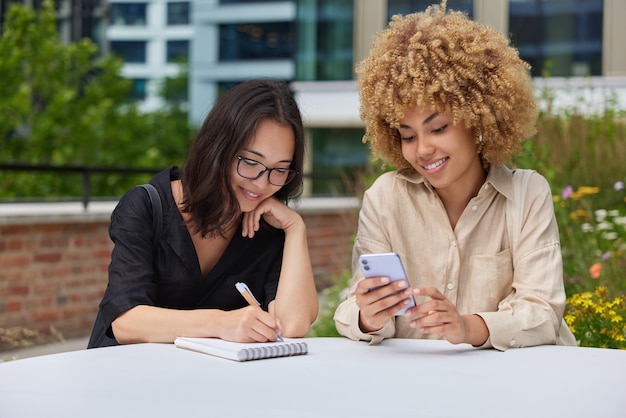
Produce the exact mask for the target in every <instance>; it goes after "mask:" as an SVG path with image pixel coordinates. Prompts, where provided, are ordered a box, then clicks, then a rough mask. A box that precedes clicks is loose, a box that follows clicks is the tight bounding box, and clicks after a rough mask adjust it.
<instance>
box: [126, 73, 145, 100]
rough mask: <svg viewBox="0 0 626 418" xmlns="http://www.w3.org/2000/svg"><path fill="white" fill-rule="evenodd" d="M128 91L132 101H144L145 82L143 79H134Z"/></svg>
mask: <svg viewBox="0 0 626 418" xmlns="http://www.w3.org/2000/svg"><path fill="white" fill-rule="evenodd" d="M132 81H133V84H132V87H131V90H130V96H131V98H132V99H133V100H137V101H139V100H145V98H146V87H147V84H148V83H147V81H146V79H145V78H134V79H133V80H132Z"/></svg>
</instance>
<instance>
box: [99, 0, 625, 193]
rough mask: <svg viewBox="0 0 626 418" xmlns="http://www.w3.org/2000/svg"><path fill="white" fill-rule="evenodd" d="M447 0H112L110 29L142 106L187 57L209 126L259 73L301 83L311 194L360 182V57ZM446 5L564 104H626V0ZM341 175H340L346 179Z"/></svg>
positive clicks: (197, 117) (196, 107) (193, 104)
mask: <svg viewBox="0 0 626 418" xmlns="http://www.w3.org/2000/svg"><path fill="white" fill-rule="evenodd" d="M436 2H438V1H437V0H333V1H329V0H283V1H269V0H194V1H188V2H180V1H173V0H143V1H137V0H136V1H129V0H111V1H110V2H109V3H110V10H111V12H110V16H111V19H110V25H109V27H108V29H107V39H108V41H109V47H110V49H111V51H113V52H115V53H118V54H119V55H122V57H123V58H124V59H125V61H126V65H125V66H124V69H123V72H124V75H125V76H127V77H129V78H132V79H133V81H134V84H135V94H136V96H137V98H138V99H140V100H143V105H144V108H146V109H148V110H149V109H151V108H154V107H158V106H159V105H160V104H161V103H160V101H159V100H160V99H159V98H158V96H159V94H158V93H159V90H158V89H159V85H160V80H162V79H163V77H168V76H174V75H175V74H176V73H177V71H178V66H177V65H176V63H175V62H176V58H177V57H179V56H188V57H189V90H188V99H189V115H190V121H191V123H192V124H194V125H199V124H200V123H201V122H202V120H203V119H204V117H205V116H206V114H207V112H208V111H209V110H210V108H211V106H212V103H213V102H214V101H215V99H216V98H217V97H218V96H219V95H220V93H221V92H222V91H224V90H226V89H228V88H229V87H231V86H232V85H234V84H236V83H237V82H239V81H242V80H244V79H247V78H251V77H275V78H279V79H284V80H287V81H289V82H291V83H292V87H293V90H294V92H295V95H296V98H297V100H298V102H299V104H300V106H301V109H302V113H303V116H304V119H305V123H306V125H307V128H308V132H309V135H310V139H311V141H309V142H310V144H311V145H310V146H311V149H310V150H309V153H308V155H309V156H310V158H309V161H308V167H307V168H308V170H309V172H310V173H311V174H313V177H312V178H313V179H312V180H310V181H309V182H308V184H307V192H308V193H311V194H313V195H333V194H337V193H339V194H342V193H346V192H349V191H350V188H351V187H353V186H354V185H351V184H350V182H351V181H353V180H354V179H355V178H356V176H353V177H351V176H346V175H345V173H354V172H355V171H358V170H359V167H363V166H364V165H365V164H366V162H367V159H368V156H369V152H368V150H367V148H366V147H365V146H364V145H363V144H362V143H361V137H362V134H363V125H362V123H361V121H360V119H359V103H358V96H357V93H356V85H355V82H354V72H353V70H354V65H355V63H357V62H359V61H360V60H361V59H363V58H364V57H365V56H366V54H367V53H368V51H369V48H370V45H371V40H372V37H373V35H374V34H375V33H376V32H377V31H379V30H381V29H383V28H384V27H385V26H386V24H387V22H388V21H389V19H390V18H391V16H393V15H395V14H407V13H412V12H416V11H421V10H424V9H425V8H426V7H427V6H428V5H430V4H432V3H436ZM448 8H449V9H455V10H461V11H464V12H466V13H468V14H469V15H470V16H471V17H472V18H474V19H475V20H477V21H481V22H483V23H486V24H489V25H491V26H493V27H495V28H496V29H497V30H498V31H500V32H501V33H504V34H507V35H509V36H510V37H511V39H512V42H513V44H514V45H515V46H516V47H517V48H518V49H519V51H520V55H521V56H522V58H524V59H525V60H526V61H528V62H529V63H530V64H531V65H532V68H533V70H532V71H533V76H534V77H535V80H536V83H537V88H538V89H540V88H546V87H547V88H550V89H553V90H554V91H556V92H557V93H558V94H557V95H556V96H555V103H554V104H555V105H556V106H557V107H558V106H561V107H569V106H576V105H579V104H578V103H580V97H581V96H585V98H586V99H585V101H584V103H585V106H586V107H585V109H583V110H584V111H594V109H595V108H594V106H600V107H601V106H603V104H604V103H605V102H606V98H607V96H611V97H612V98H614V102H615V103H616V104H617V105H618V106H621V107H623V108H626V53H624V50H623V46H622V45H621V44H620V42H621V40H623V39H626V26H625V25H623V24H622V23H621V22H622V21H624V20H625V19H626V1H623V0H448ZM337 179H341V180H337Z"/></svg>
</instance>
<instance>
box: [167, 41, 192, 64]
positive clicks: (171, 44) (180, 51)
mask: <svg viewBox="0 0 626 418" xmlns="http://www.w3.org/2000/svg"><path fill="white" fill-rule="evenodd" d="M166 54H167V62H180V61H181V60H184V59H185V58H186V57H188V56H189V41H186V40H184V41H167V44H166Z"/></svg>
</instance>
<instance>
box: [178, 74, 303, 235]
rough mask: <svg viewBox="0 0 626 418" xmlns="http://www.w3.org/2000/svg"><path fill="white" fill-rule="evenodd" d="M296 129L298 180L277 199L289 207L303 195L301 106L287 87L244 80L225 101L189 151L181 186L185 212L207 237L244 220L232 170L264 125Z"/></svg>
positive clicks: (217, 106)
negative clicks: (234, 190)
mask: <svg viewBox="0 0 626 418" xmlns="http://www.w3.org/2000/svg"><path fill="white" fill-rule="evenodd" d="M267 119H269V120H274V121H276V122H278V123H280V124H284V125H288V126H291V128H292V129H293V134H294V137H295V151H294V155H293V159H292V163H291V165H290V168H291V169H294V170H296V171H297V172H298V174H297V175H296V177H295V178H294V179H293V180H292V181H291V182H290V183H288V184H287V185H285V186H283V187H282V188H281V189H280V190H278V192H276V193H275V194H274V196H275V197H276V198H278V199H279V200H281V201H283V202H285V203H286V202H287V201H288V200H289V199H292V198H294V197H296V196H298V195H299V194H300V192H301V190H302V169H303V164H304V128H303V126H302V117H301V115H300V110H299V109H298V105H297V104H296V101H295V100H294V98H293V95H292V93H291V91H290V90H289V87H288V85H287V83H285V82H283V81H278V80H271V79H254V80H247V81H244V82H242V83H240V84H238V85H236V86H235V87H233V88H232V89H230V90H229V91H227V92H226V93H225V94H224V95H223V96H221V97H220V98H219V99H218V101H217V102H216V103H215V105H214V106H213V108H212V109H211V111H210V112H209V114H208V116H207V117H206V119H205V120H204V122H203V124H202V126H201V127H200V130H199V132H198V134H197V135H196V138H195V140H194V141H193V143H192V145H191V147H190V148H189V151H188V154H187V159H186V160H185V162H184V164H183V167H182V172H181V181H182V186H183V195H184V198H183V202H182V203H183V205H182V210H183V212H186V213H189V214H191V219H192V223H193V227H194V229H195V230H196V232H200V233H201V234H202V236H203V237H205V236H207V235H209V236H214V235H219V234H223V232H224V230H225V229H226V228H227V227H228V226H229V225H230V224H231V223H232V222H234V221H235V220H236V219H238V217H239V215H240V210H241V209H240V207H239V203H238V202H237V199H236V197H235V194H234V192H233V190H232V189H231V183H230V181H231V167H232V164H233V162H234V161H235V159H236V158H237V155H238V153H239V152H240V151H241V149H242V148H243V147H244V146H245V145H246V144H247V143H248V141H250V139H251V138H252V136H253V135H254V132H255V131H256V128H257V126H258V124H259V122H261V121H262V120H267Z"/></svg>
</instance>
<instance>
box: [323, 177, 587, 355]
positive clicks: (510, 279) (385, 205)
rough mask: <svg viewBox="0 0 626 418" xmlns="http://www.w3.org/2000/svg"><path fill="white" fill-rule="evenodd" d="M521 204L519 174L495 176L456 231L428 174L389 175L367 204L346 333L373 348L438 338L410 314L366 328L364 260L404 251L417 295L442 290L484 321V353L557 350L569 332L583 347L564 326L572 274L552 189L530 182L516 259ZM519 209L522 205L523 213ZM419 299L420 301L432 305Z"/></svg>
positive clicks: (569, 339)
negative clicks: (516, 190) (511, 229)
mask: <svg viewBox="0 0 626 418" xmlns="http://www.w3.org/2000/svg"><path fill="white" fill-rule="evenodd" d="M513 196H514V194H513V176H512V171H511V170H509V169H508V168H506V167H504V166H503V167H499V168H492V169H491V170H490V171H489V173H488V176H487V180H486V181H485V184H484V185H483V186H482V187H481V188H480V191H479V193H478V195H477V196H475V197H474V198H472V199H471V200H470V202H469V204H468V205H467V207H466V208H465V210H464V211H463V213H462V215H461V217H460V218H459V220H458V222H457V224H456V227H455V228H454V229H452V227H451V225H450V221H449V220H448V216H447V214H446V211H445V209H444V207H443V204H442V202H441V200H440V199H439V197H438V196H437V194H436V193H435V191H434V190H433V188H432V186H431V185H430V184H429V183H428V182H426V181H425V180H424V178H423V177H422V176H421V175H419V174H418V173H417V172H415V171H414V170H413V169H407V170H402V171H393V172H388V173H385V174H383V175H381V176H380V177H379V178H378V179H377V180H376V182H375V183H374V184H373V185H372V187H371V188H369V189H368V190H367V191H366V192H365V195H364V197H363V204H362V207H361V211H360V215H359V225H358V231H357V236H356V241H355V244H354V249H353V255H352V271H353V277H352V280H351V283H350V289H349V293H348V297H347V299H346V300H345V301H343V302H342V303H341V304H340V305H339V307H338V308H337V310H336V312H335V316H334V318H335V324H336V326H337V330H338V331H339V333H341V334H342V335H344V336H346V337H348V338H351V339H354V340H366V341H371V343H377V342H379V341H381V340H382V339H383V338H391V337H398V338H438V336H436V335H431V334H423V333H420V332H419V331H418V330H417V329H414V328H411V327H409V320H408V318H406V317H404V316H397V317H394V318H392V319H391V320H390V321H389V322H388V323H387V324H386V325H385V326H384V327H383V328H382V329H381V330H379V331H377V332H373V333H364V332H362V331H361V330H360V329H359V325H358V324H359V308H358V306H357V305H356V298H355V296H354V289H355V287H356V284H357V283H358V282H359V281H360V280H362V279H363V274H362V272H361V270H360V268H359V264H358V256H359V255H361V254H366V253H382V252H396V253H398V254H399V255H400V258H401V259H402V262H403V263H404V267H405V270H406V273H407V275H408V280H409V283H410V285H411V287H429V286H433V287H436V288H437V289H439V291H441V293H442V294H443V295H445V297H447V298H448V299H449V300H450V301H451V302H452V303H454V305H455V306H456V308H457V310H458V312H459V313H460V314H477V315H480V316H481V317H482V318H483V320H484V321H485V323H486V325H487V327H488V329H489V334H490V337H489V339H488V340H487V342H486V343H485V345H484V347H494V348H496V349H499V350H506V349H507V348H509V347H523V346H532V345H540V344H555V343H557V341H558V340H559V333H560V332H561V328H562V327H564V328H565V329H564V330H563V331H562V334H563V335H562V336H561V339H562V341H561V343H564V344H575V340H574V338H573V335H572V334H571V332H570V331H569V329H567V326H566V325H563V324H564V322H563V311H564V309H565V290H564V286H563V266H562V258H561V248H560V244H559V232H558V227H557V223H556V219H555V217H554V207H553V202H552V194H551V191H550V187H549V185H548V183H547V181H546V180H545V178H544V177H542V176H541V175H540V174H538V173H533V175H532V176H531V177H530V179H529V181H528V189H527V191H526V195H525V198H524V201H523V202H522V204H523V206H524V207H523V216H522V228H521V231H520V232H519V237H518V242H517V246H516V247H515V248H516V249H515V254H511V250H510V243H509V236H508V233H507V222H506V217H505V213H506V201H507V199H512V198H513ZM519 203H520V202H514V207H515V209H514V210H515V211H518V209H519ZM516 213H517V212H516ZM513 257H514V259H513ZM419 299H420V298H417V300H416V302H417V303H420V302H424V299H422V300H419Z"/></svg>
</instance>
